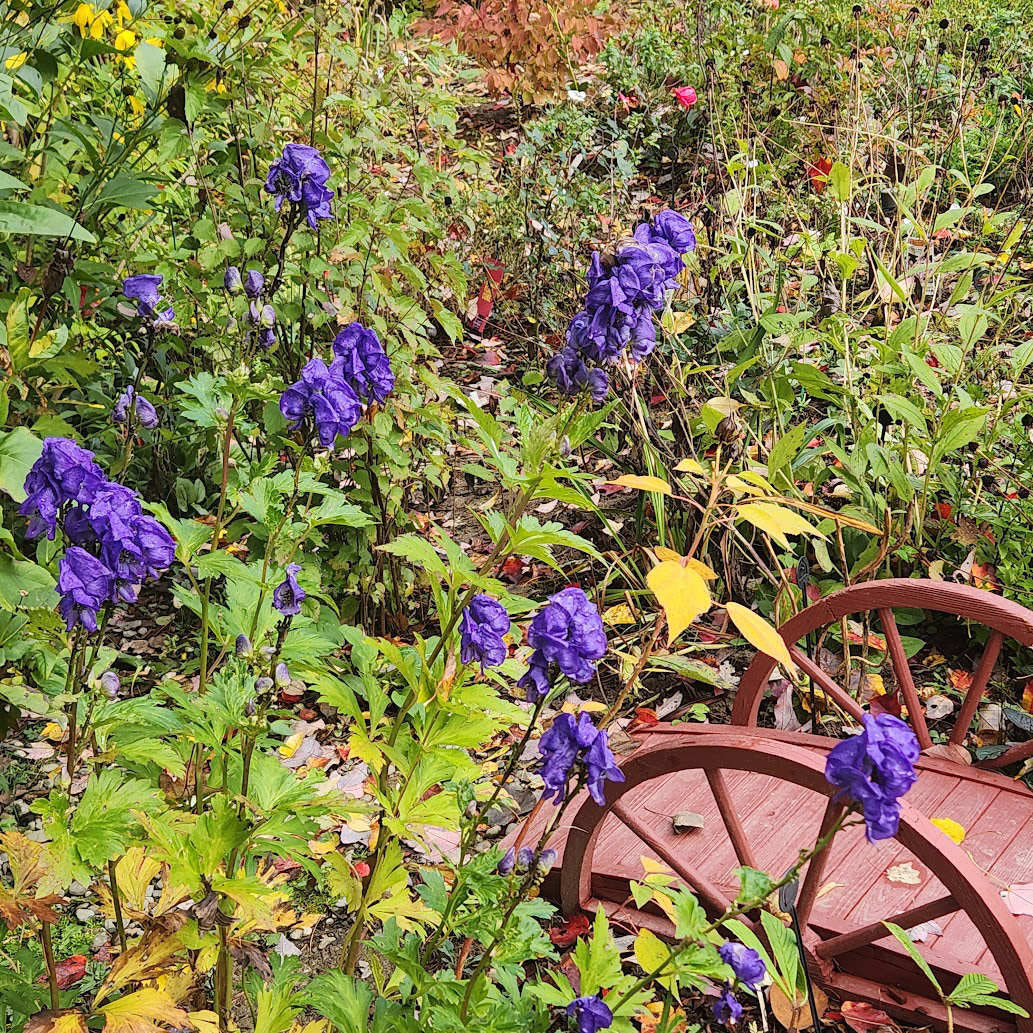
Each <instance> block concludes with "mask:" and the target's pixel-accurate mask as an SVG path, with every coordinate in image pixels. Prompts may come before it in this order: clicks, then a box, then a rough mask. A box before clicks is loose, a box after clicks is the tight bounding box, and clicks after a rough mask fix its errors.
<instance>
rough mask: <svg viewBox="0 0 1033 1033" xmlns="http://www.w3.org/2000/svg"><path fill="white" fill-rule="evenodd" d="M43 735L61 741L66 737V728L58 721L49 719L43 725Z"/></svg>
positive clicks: (45, 737)
mask: <svg viewBox="0 0 1033 1033" xmlns="http://www.w3.org/2000/svg"><path fill="white" fill-rule="evenodd" d="M42 735H43V738H44V739H49V740H50V741H51V742H60V741H61V740H62V739H63V738H64V737H65V730H64V729H63V728H62V727H61V726H60V725H59V724H57V723H56V722H54V721H48V722H47V723H46V725H44V727H43V732H42Z"/></svg>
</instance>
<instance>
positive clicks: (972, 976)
mask: <svg viewBox="0 0 1033 1033" xmlns="http://www.w3.org/2000/svg"><path fill="white" fill-rule="evenodd" d="M1000 989H1001V988H1000V987H999V986H998V985H997V984H996V983H995V982H994V981H993V980H992V979H991V978H990V977H989V976H984V975H981V974H980V973H978V972H968V973H966V974H965V975H963V976H962V977H961V979H960V980H958V985H957V986H956V987H955V988H954V989H953V990H951V992H950V993H949V994H948V995H947V1000H948V1001H950V1003H951V1004H958V1005H961V1007H962V1008H967V1007H968V1006H969V1002H970V1001H971V1000H972V998H973V997H980V996H986V995H987V994H995V993H997V991H998V990H1000Z"/></svg>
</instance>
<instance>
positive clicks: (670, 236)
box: [635, 208, 696, 257]
mask: <svg viewBox="0 0 1033 1033" xmlns="http://www.w3.org/2000/svg"><path fill="white" fill-rule="evenodd" d="M643 226H645V227H646V230H645V231H644V232H645V233H648V239H649V240H651V241H660V242H662V243H665V244H668V245H669V246H670V247H671V248H673V249H674V250H675V251H676V252H677V253H678V254H679V255H681V256H683V257H684V256H685V255H687V254H689V253H690V252H691V251H695V250H696V231H695V230H694V229H693V228H692V223H691V222H689V220H688V219H686V218H685V216H684V215H682V214H681V213H680V212H676V211H674V210H672V209H670V208H668V209H667V210H666V211H662V212H659V213H657V214H656V215H654V216H653V221H652V223H648V222H647V223H643ZM640 231H642V226H639V227H638V228H637V229H636V230H635V236H636V237H639V234H640ZM640 239H641V238H640Z"/></svg>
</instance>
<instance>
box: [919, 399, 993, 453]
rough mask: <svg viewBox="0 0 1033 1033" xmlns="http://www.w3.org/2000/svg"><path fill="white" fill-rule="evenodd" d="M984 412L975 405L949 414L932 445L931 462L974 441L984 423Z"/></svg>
mask: <svg viewBox="0 0 1033 1033" xmlns="http://www.w3.org/2000/svg"><path fill="white" fill-rule="evenodd" d="M986 412H987V411H986V410H985V409H980V408H979V407H978V406H975V405H973V406H969V407H968V408H967V409H960V410H955V411H953V412H949V413H948V414H947V416H946V418H945V419H944V421H943V427H942V428H941V430H940V434H939V437H937V439H936V441H935V442H934V443H933V454H932V461H933V462H936V461H938V460H940V459H942V458H943V457H944V456H945V455H947V454H948V453H950V452H955V451H957V449H959V448H964V447H965V446H966V445H970V444H971V443H972V442H973V441H975V440H976V438H978V437H979V434H980V432H981V431H982V429H983V425H984V424H985V423H986Z"/></svg>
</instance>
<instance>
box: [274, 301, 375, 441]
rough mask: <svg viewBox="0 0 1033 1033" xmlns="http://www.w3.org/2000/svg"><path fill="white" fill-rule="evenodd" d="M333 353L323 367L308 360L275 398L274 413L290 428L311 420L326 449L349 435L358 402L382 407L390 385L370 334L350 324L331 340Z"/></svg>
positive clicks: (359, 410) (359, 407)
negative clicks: (277, 401) (298, 376)
mask: <svg viewBox="0 0 1033 1033" xmlns="http://www.w3.org/2000/svg"><path fill="white" fill-rule="evenodd" d="M266 308H270V306H268V305H267V306H266ZM333 348H334V359H333V361H332V362H331V363H330V365H329V366H327V364H326V363H325V362H324V361H323V360H322V359H319V358H316V359H310V360H309V362H308V363H306V365H305V367H304V369H302V371H301V379H300V380H298V381H297V382H296V383H294V384H291V386H290V387H288V388H287V390H286V391H284V392H283V394H282V395H281V396H280V412H281V413H283V416H284V419H286V420H287V422H288V423H289V424H290V426H291V427H292V428H294V427H297V426H299V425H300V424H301V421H302V420H303V419H305V417H306V416H309V415H312V416H313V418H314V419H315V424H316V433H317V434H318V436H319V442H320V444H322V445H324V446H326V447H329V446H331V445H333V443H334V441H336V440H337V437H338V436H341V437H347V436H348V435H349V434H350V433H351V431H352V429H353V428H354V427H355V424H356V423H358V422H359V419H360V417H361V416H362V403H363V400H365V401H366V402H367V403H369V402H372V401H377V402H383V401H384V399H385V398H386V397H387V395H388V393H389V392H390V390H391V388H392V387H394V382H395V378H394V374H393V373H392V372H391V363H390V361H389V360H388V357H387V355H386V354H385V352H384V348H383V346H382V345H381V343H380V339H379V338H378V337H377V335H376V334H375V333H374V332H373V331H372V330H367V329H366V328H365V327H363V326H361V325H360V324H358V323H352V324H351V325H350V326H347V327H345V328H344V330H342V331H341V333H339V334H338V335H337V338H336V339H335V340H334V345H333Z"/></svg>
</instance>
